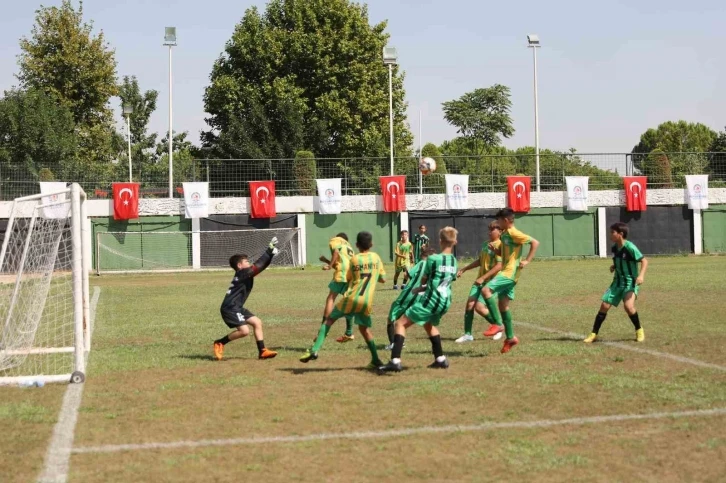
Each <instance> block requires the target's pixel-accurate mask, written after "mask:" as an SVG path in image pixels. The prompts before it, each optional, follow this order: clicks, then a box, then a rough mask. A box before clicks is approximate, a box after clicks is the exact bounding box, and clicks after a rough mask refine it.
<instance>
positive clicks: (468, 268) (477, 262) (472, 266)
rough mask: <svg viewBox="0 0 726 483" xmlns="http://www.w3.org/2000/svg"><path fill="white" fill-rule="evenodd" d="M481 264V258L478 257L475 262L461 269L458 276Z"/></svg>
mask: <svg viewBox="0 0 726 483" xmlns="http://www.w3.org/2000/svg"><path fill="white" fill-rule="evenodd" d="M479 266H481V259H479V258H477V259H476V260H474V261H473V262H471V263H470V264H469V265H467V266H465V267H464V268H462V269H461V270H459V273H457V274H456V278H459V277H461V276H462V275H463V274H464V272H468V271H469V270H471V269H473V268H476V267H479Z"/></svg>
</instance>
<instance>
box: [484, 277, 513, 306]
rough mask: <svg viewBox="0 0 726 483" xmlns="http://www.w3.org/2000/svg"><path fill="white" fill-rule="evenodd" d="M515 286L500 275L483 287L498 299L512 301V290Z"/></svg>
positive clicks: (511, 281) (510, 280)
mask: <svg viewBox="0 0 726 483" xmlns="http://www.w3.org/2000/svg"><path fill="white" fill-rule="evenodd" d="M516 286H517V282H515V281H514V280H512V279H511V278H507V277H503V276H501V275H496V276H495V277H494V278H493V279H491V280H489V282H487V284H486V285H485V287H489V290H491V291H492V292H493V293H495V294H497V295H498V296H499V297H507V298H508V299H509V300H514V288H515V287H516Z"/></svg>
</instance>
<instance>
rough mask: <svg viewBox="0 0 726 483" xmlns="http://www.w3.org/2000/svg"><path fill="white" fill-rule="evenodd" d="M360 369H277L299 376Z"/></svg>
mask: <svg viewBox="0 0 726 483" xmlns="http://www.w3.org/2000/svg"><path fill="white" fill-rule="evenodd" d="M357 369H359V368H358V367H283V368H282V369H277V370H278V371H282V372H289V373H290V374H294V375H296V376H299V375H300V374H306V373H308V372H313V373H314V372H340V371H354V370H357Z"/></svg>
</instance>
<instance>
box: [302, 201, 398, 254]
mask: <svg viewBox="0 0 726 483" xmlns="http://www.w3.org/2000/svg"><path fill="white" fill-rule="evenodd" d="M399 226H400V217H399V214H398V213H341V214H339V215H321V214H318V213H314V214H313V213H309V214H306V215H305V230H306V231H307V236H306V239H307V240H306V241H307V260H308V263H310V264H313V263H315V261H316V260H317V259H318V257H320V255H325V256H326V257H328V258H330V250H329V249H328V242H329V241H330V238H332V237H333V236H335V235H336V234H337V233H340V232H345V233H346V234H347V235H348V239H349V240H350V242H351V244H352V245H353V246H355V237H356V235H357V234H358V232H359V231H369V232H371V233H372V234H373V251H374V252H376V253H378V255H380V257H381V259H382V260H383V261H384V262H385V261H393V249H394V246H395V243H396V241H397V240H398V231H399Z"/></svg>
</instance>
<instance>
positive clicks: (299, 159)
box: [292, 151, 317, 196]
mask: <svg viewBox="0 0 726 483" xmlns="http://www.w3.org/2000/svg"><path fill="white" fill-rule="evenodd" d="M292 171H293V175H294V177H295V188H296V191H297V192H298V194H299V195H301V196H314V195H315V191H316V186H315V178H317V173H316V171H317V170H316V167H315V155H314V154H313V153H312V152H310V151H298V152H297V153H295V164H294V165H293V169H292Z"/></svg>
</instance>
